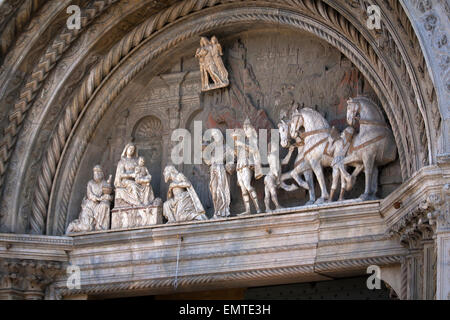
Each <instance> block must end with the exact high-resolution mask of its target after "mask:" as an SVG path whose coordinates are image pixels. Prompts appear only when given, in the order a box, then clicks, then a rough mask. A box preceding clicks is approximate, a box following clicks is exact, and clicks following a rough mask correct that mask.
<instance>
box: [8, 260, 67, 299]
mask: <svg viewBox="0 0 450 320" xmlns="http://www.w3.org/2000/svg"><path fill="white" fill-rule="evenodd" d="M63 270H64V268H63V263H61V262H58V261H45V260H24V259H8V258H0V299H25V300H40V299H43V298H44V294H45V290H46V288H47V286H48V285H49V284H51V283H52V282H53V281H54V280H55V279H56V277H57V276H59V275H60V274H62V272H63Z"/></svg>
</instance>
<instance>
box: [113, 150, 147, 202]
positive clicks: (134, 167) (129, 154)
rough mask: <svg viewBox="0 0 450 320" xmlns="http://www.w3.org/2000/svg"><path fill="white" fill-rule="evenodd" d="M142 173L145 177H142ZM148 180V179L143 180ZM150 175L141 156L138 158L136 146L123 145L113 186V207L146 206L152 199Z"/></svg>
mask: <svg viewBox="0 0 450 320" xmlns="http://www.w3.org/2000/svg"><path fill="white" fill-rule="evenodd" d="M142 173H144V175H146V177H142ZM145 180H148V181H145ZM150 180H151V177H149V175H148V171H147V169H146V168H145V167H144V161H143V158H141V160H139V158H138V155H137V150H136V146H135V145H134V144H132V143H129V144H127V145H126V146H125V148H124V150H123V152H122V155H121V159H120V161H119V163H118V164H117V170H116V178H115V180H114V187H115V188H116V195H115V203H114V206H115V207H130V206H147V205H149V204H150V203H151V202H152V201H153V200H154V196H153V190H152V186H151V185H150Z"/></svg>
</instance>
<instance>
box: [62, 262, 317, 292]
mask: <svg viewBox="0 0 450 320" xmlns="http://www.w3.org/2000/svg"><path fill="white" fill-rule="evenodd" d="M305 274H313V266H312V265H309V266H294V267H282V268H272V269H259V270H250V271H238V272H230V273H225V274H212V275H192V276H180V277H178V280H177V283H178V287H192V286H200V285H208V284H213V283H221V282H231V281H233V282H236V281H249V280H264V279H283V278H291V277H298V276H301V275H305ZM174 282H175V278H174V277H169V278H162V279H151V280H131V281H130V280H126V281H124V282H118V283H108V284H100V285H95V284H94V285H83V284H82V285H81V289H75V290H70V289H68V288H67V287H66V288H56V290H55V291H56V292H57V294H59V295H60V296H68V295H76V294H99V293H108V292H120V291H125V290H143V289H164V288H171V287H173V286H174Z"/></svg>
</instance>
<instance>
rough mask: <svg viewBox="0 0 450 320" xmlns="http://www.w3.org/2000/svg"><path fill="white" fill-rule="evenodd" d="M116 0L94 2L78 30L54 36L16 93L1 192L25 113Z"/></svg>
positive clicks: (2, 152) (3, 152) (3, 149)
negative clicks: (86, 30)
mask: <svg viewBox="0 0 450 320" xmlns="http://www.w3.org/2000/svg"><path fill="white" fill-rule="evenodd" d="M116 1H117V0H97V1H93V2H92V3H90V5H89V6H88V8H87V9H85V10H83V11H82V16H81V28H80V29H79V30H78V29H73V30H69V29H67V27H64V29H63V31H62V32H61V33H60V34H58V35H57V37H56V38H55V39H54V40H53V41H52V44H51V45H50V46H49V47H47V49H46V52H45V54H44V55H43V56H42V57H41V58H40V60H39V62H38V63H37V65H36V66H35V68H34V69H33V71H32V72H31V75H30V76H29V78H28V79H27V81H26V84H25V85H24V86H23V88H22V90H21V91H20V93H19V101H18V102H16V103H15V105H14V108H13V110H12V112H11V113H10V114H9V117H8V119H9V124H8V126H7V127H6V128H5V129H4V132H3V138H2V140H1V141H0V188H1V187H2V185H3V180H4V174H5V172H6V167H7V165H8V161H9V158H10V156H11V152H12V148H13V147H14V145H15V143H16V140H17V134H18V132H19V131H20V128H21V125H22V122H23V120H24V119H25V117H26V114H27V111H28V110H29V109H30V107H31V105H32V103H33V100H34V97H35V96H36V94H37V91H38V90H39V89H40V88H41V87H42V85H43V83H44V80H45V79H46V78H47V76H48V74H49V72H50V71H51V70H52V69H53V67H54V66H55V65H56V62H57V61H58V60H59V58H60V57H61V56H62V54H63V53H64V52H65V51H66V50H67V49H68V48H69V46H70V44H71V43H72V42H73V41H74V40H75V39H76V38H77V36H78V34H79V33H80V32H81V30H83V29H84V28H85V27H86V26H88V25H89V24H90V23H91V22H92V21H93V20H94V19H95V18H96V17H97V16H98V15H99V14H101V13H102V12H103V11H104V10H106V9H107V8H108V7H109V6H111V4H113V3H114V2H116Z"/></svg>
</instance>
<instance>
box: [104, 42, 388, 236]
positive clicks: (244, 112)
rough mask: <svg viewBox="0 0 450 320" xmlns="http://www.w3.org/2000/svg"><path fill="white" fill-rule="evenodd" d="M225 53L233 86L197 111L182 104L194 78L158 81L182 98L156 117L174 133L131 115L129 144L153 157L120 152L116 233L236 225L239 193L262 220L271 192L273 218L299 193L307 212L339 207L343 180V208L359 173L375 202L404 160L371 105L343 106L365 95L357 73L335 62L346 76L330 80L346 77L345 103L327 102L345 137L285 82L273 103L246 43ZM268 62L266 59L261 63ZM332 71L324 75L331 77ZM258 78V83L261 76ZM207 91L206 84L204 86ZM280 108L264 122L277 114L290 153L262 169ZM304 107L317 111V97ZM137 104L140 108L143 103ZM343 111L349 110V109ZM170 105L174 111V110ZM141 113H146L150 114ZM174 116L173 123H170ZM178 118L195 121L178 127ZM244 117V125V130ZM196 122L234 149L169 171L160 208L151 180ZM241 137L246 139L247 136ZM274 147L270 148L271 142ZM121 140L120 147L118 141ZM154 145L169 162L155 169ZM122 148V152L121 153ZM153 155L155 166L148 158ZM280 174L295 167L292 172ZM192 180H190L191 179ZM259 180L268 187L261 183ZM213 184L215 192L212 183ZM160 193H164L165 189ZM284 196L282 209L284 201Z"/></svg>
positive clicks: (178, 75)
mask: <svg viewBox="0 0 450 320" xmlns="http://www.w3.org/2000/svg"><path fill="white" fill-rule="evenodd" d="M202 43H203V45H214V44H216V43H215V40H214V41H213V40H212V41H211V42H210V43H209V44H207V43H206V42H205V41H202ZM205 50H206V49H205ZM220 50H222V49H220ZM227 50H228V51H227V55H226V56H227V65H228V64H229V67H230V79H231V82H230V83H229V85H228V86H227V88H224V89H223V90H219V91H213V92H206V93H205V92H203V93H200V97H199V98H198V99H197V98H196V99H194V100H192V99H191V100H192V102H195V103H193V104H192V105H191V104H184V102H183V101H185V99H184V94H185V91H184V90H185V87H184V84H183V83H184V79H186V77H187V76H188V75H189V74H191V73H192V71H181V72H180V70H179V69H177V70H176V72H175V73H168V74H163V75H160V77H159V79H160V82H161V83H162V82H164V81H165V82H167V81H169V80H170V79H172V80H173V79H176V80H177V81H176V84H177V85H176V90H175V91H176V92H177V93H176V96H177V99H176V100H175V99H174V100H173V101H172V100H171V101H170V102H169V101H166V104H167V105H164V106H161V107H160V108H159V109H161V111H162V112H163V113H164V112H165V113H167V114H169V117H168V118H167V119H164V120H165V121H169V124H170V125H169V127H170V130H169V131H168V132H165V133H161V131H162V128H163V126H162V122H161V121H160V120H159V119H157V118H156V117H154V116H149V113H146V116H145V117H142V113H139V112H135V113H136V114H133V116H132V118H133V120H132V121H131V123H135V125H134V126H131V127H134V129H133V130H131V132H130V134H131V139H132V141H136V143H138V142H137V141H139V146H140V148H141V146H144V147H145V146H146V147H148V148H147V149H148V150H151V151H149V152H148V153H146V154H145V157H139V154H138V152H137V147H136V144H135V143H129V144H127V145H126V146H125V148H124V149H123V151H122V156H121V159H120V160H119V162H118V164H117V170H116V175H115V180H114V187H115V200H114V208H113V209H112V211H111V212H112V226H111V227H112V228H130V227H139V226H145V225H151V224H159V223H163V217H164V218H165V220H167V222H168V223H174V222H185V221H195V220H206V219H208V217H207V215H206V212H205V211H206V210H205V208H206V209H208V213H209V209H210V208H211V209H213V218H219V217H229V216H231V215H232V210H231V205H232V204H233V203H235V204H236V201H233V190H237V188H236V187H235V186H236V185H237V186H238V188H239V189H240V193H241V195H242V198H243V204H244V211H243V212H242V213H241V214H250V213H251V202H253V205H254V207H255V211H256V213H260V212H261V208H260V206H259V200H258V195H262V190H264V204H265V209H266V211H267V212H269V211H271V210H272V209H271V202H273V204H274V206H275V209H276V210H279V209H282V208H283V207H282V204H283V202H284V199H286V197H285V195H286V193H284V191H287V192H292V191H295V190H297V189H299V187H300V188H303V189H305V190H308V192H309V201H308V202H306V204H307V205H309V204H312V203H314V202H316V204H320V203H323V202H325V201H326V200H328V201H333V200H334V199H333V197H334V195H335V193H336V192H338V188H339V187H338V183H339V180H340V188H339V189H340V190H339V191H340V193H339V201H341V200H343V199H344V193H345V192H346V191H351V190H352V189H353V187H354V186H355V180H356V177H357V176H358V174H359V173H360V172H361V171H362V170H365V172H366V176H367V173H368V177H366V188H365V191H364V193H363V195H362V196H361V198H360V199H361V200H368V199H373V198H374V197H375V193H376V191H377V186H376V185H377V182H378V166H380V165H384V164H386V163H389V162H390V161H393V160H395V158H396V151H397V150H396V147H395V143H394V141H393V137H392V132H391V131H390V129H389V128H388V127H387V124H386V122H385V120H384V116H383V114H382V113H381V112H380V111H379V110H378V106H377V105H376V104H375V102H374V101H371V99H370V98H368V97H363V96H358V97H357V98H354V99H350V100H348V101H347V100H342V97H347V98H348V96H353V95H355V94H356V92H365V91H364V89H361V88H360V86H362V87H363V86H364V85H363V81H361V76H360V75H359V74H358V73H357V72H354V70H353V69H354V68H352V66H351V63H349V62H347V61H343V62H342V61H341V60H342V58H341V60H337V61H340V63H342V64H343V65H344V67H343V69H339V70H340V72H341V73H340V76H338V77H334V78H333V79H334V80H337V81H339V78H340V77H343V78H342V79H341V80H340V81H341V83H340V84H339V86H338V88H340V89H341V91H342V92H340V93H339V94H338V98H339V99H337V100H336V99H334V100H336V101H334V100H332V99H329V101H332V103H333V105H334V106H336V105H338V106H337V108H338V110H336V109H335V108H329V109H330V110H332V111H333V112H334V113H335V114H334V115H333V116H334V118H333V117H331V120H334V119H336V114H338V113H339V112H340V113H342V114H344V115H345V117H343V118H342V119H339V121H341V122H342V123H341V122H336V121H335V122H334V123H333V122H332V124H336V125H337V126H338V127H339V128H341V129H344V130H342V132H341V133H340V132H339V130H338V129H337V128H336V127H334V126H331V125H330V123H329V120H327V119H330V117H329V116H327V115H323V109H324V107H323V106H322V107H320V108H319V107H318V106H317V104H316V105H315V106H312V107H304V105H305V104H304V103H303V104H302V106H300V104H299V103H297V102H296V99H297V94H294V93H293V91H295V90H298V89H296V84H294V83H289V82H286V83H284V84H283V87H282V89H281V91H280V92H277V91H276V90H272V89H271V92H272V94H274V95H273V96H271V97H269V96H267V95H266V94H265V89H266V88H263V87H262V85H260V82H259V81H258V80H259V78H257V75H258V72H262V71H264V72H267V70H257V71H254V70H253V68H252V64H251V63H250V61H247V48H246V46H245V45H244V44H243V43H242V42H241V40H238V41H236V42H235V45H234V46H231V47H230V49H227ZM291 51H292V50H291V49H289V48H288V50H287V51H286V52H284V51H280V52H277V54H280V55H284V54H287V55H288V57H290V56H291V55H292V54H293V52H291ZM269 53H270V52H269ZM311 56H312V54H311ZM262 57H265V56H264V55H262ZM323 58H324V59H325V60H326V59H329V56H328V55H325V56H324V57H323ZM211 59H212V58H211ZM333 59H339V57H333ZM192 61H193V62H195V59H194V58H192ZM189 63H191V62H189ZM222 65H223V63H222ZM201 68H203V67H201ZM205 68H206V67H205ZM216 68H217V66H216ZM339 68H340V67H339ZM217 70H218V69H217ZM326 71H327V68H325V72H326ZM202 72H208V71H207V70H206V71H205V70H203V69H201V70H200V73H197V74H196V75H194V74H193V75H192V76H189V79H191V80H196V81H197V83H199V82H202V81H203V80H204V79H202V78H201V75H202ZM259 75H261V74H260V73H259ZM297 76H298V74H297ZM227 77H228V72H227ZM199 78H200V79H199ZM161 79H162V80H161ZM257 79H258V80H257ZM163 80H164V81H163ZM172 80H171V81H172ZM191 80H190V81H191ZM191 82H192V81H191ZM265 82H267V81H265ZM203 84H204V83H203V82H202V86H203ZM188 86H192V84H190V83H188ZM160 87H161V88H162V89H161V90H163V89H164V88H165V87H164V85H160V86H156V87H154V88H153V89H152V90H153V91H152V92H156V91H157V90H158V88H160ZM354 87H355V88H356V89H355V88H354ZM196 88H197V93H199V92H198V91H200V88H199V87H198V86H197V87H196ZM310 89H311V90H312V88H310V87H307V88H306V89H305V88H302V90H303V91H302V92H301V93H300V96H302V95H303V94H304V93H305V92H304V90H310ZM354 89H355V90H356V91H355V90H354ZM247 90H248V91H247ZM369 93H371V91H369ZM186 94H187V95H188V96H189V97H190V95H192V92H191V91H188V92H187V93H186ZM273 98H274V99H275V101H274V102H275V109H276V110H272V109H269V110H268V111H267V112H269V114H270V115H271V116H272V117H273V114H274V113H275V116H278V117H280V118H281V120H280V123H279V124H278V133H279V135H280V138H281V146H282V147H283V148H287V149H288V153H287V155H285V156H284V158H283V159H282V160H281V159H280V157H279V155H278V153H275V152H272V153H269V155H268V159H265V160H268V161H267V162H264V163H262V159H261V155H262V153H261V154H260V150H259V147H258V142H259V141H258V140H259V139H258V138H260V137H258V134H257V129H261V128H263V129H270V128H272V127H273V125H272V123H271V119H270V118H269V116H268V115H267V113H266V110H265V109H264V108H262V106H264V105H265V104H266V103H268V101H272V100H273ZM306 99H307V100H308V99H309V100H310V101H311V102H312V101H314V100H313V99H312V96H311V95H310V96H307V97H306ZM319 99H320V97H319ZM149 100H151V102H150V101H149V102H147V103H146V106H147V105H149V104H152V103H153V102H154V101H153V99H150V98H149ZM163 100H164V99H163ZM191 100H189V101H191ZM139 101H141V104H142V101H143V100H142V99H141V100H139ZM327 101H328V100H327ZM346 101H347V104H348V105H347V106H345V102H346ZM316 102H317V101H316ZM171 104H175V105H174V107H173V108H172V107H171ZM139 106H141V107H143V106H144V105H143V104H142V105H139ZM355 106H356V107H355ZM159 109H158V110H159ZM321 109H322V110H321ZM203 111H204V112H203ZM133 112H134V111H133ZM140 112H144V111H140ZM171 113H173V114H176V116H170V114H171ZM157 114H159V113H157ZM181 114H183V117H188V118H189V119H188V120H183V121H181V116H180V115H181ZM197 115H199V116H197ZM244 117H245V118H246V120H245V121H244V122H243V123H242V122H241V121H242V118H244ZM194 119H198V120H201V121H202V122H203V123H206V127H207V128H209V129H211V128H218V129H220V130H222V131H224V129H233V134H232V135H231V136H232V138H233V139H234V149H231V148H228V147H227V146H225V147H223V155H222V156H220V157H219V158H215V157H212V158H209V159H208V158H205V157H204V158H203V160H204V164H194V165H190V164H187V165H183V166H180V167H179V168H178V169H176V168H175V167H174V166H172V165H167V166H166V167H165V169H164V171H163V173H162V174H163V178H164V181H165V182H166V183H168V184H169V185H168V191H167V201H165V202H164V204H163V203H162V201H161V200H160V199H155V196H154V193H153V190H152V180H154V175H153V173H154V172H158V175H159V174H160V173H161V171H162V170H161V167H163V166H165V165H166V164H170V163H171V161H170V159H168V157H170V151H171V148H170V146H169V145H171V142H170V141H169V140H167V139H170V132H171V131H172V130H175V129H178V128H183V127H187V128H190V129H193V127H192V126H191V124H192V122H193V120H194ZM172 120H173V121H172ZM175 120H176V121H175ZM344 125H347V127H344ZM241 127H242V129H240V128H241ZM217 132H219V131H217ZM161 134H163V135H164V136H161ZM156 137H157V141H156V140H155V139H156ZM161 138H162V139H161ZM268 138H270V134H269V137H268ZM125 139H127V138H125ZM128 139H129V138H128ZM164 139H165V140H164ZM213 139H214V140H216V139H218V137H217V136H216V137H215V136H214V134H213ZM123 140H124V139H123V137H122V140H121V141H123ZM154 140H155V141H156V142H155V141H154ZM172 142H173V141H172ZM154 144H155V147H157V148H158V146H159V145H161V144H162V145H161V150H160V152H159V153H155V157H156V155H157V154H159V155H162V154H164V158H161V159H160V158H159V156H157V158H158V159H159V160H155V161H153V145H154ZM168 146H169V147H168ZM116 148H118V147H117V143H116ZM277 148H278V146H277ZM140 150H141V149H140ZM141 151H142V150H141ZM295 151H297V156H296V159H295V162H294V163H292V162H290V159H291V157H292V155H293V154H294V152H295ZM150 153H151V155H152V157H150V156H149V154H150ZM230 154H231V155H232V156H233V157H234V158H235V159H236V164H234V163H233V164H231V163H226V161H225V158H226V155H230ZM150 158H152V159H150ZM149 159H150V161H149V166H150V167H149V168H147V167H146V163H145V160H149ZM155 159H156V158H155ZM265 160H264V161H265ZM267 164H268V170H267V173H266V174H265V177H264V174H263V166H266V167H267ZM234 166H236V171H234ZM282 166H289V168H285V167H282ZM323 167H330V168H332V175H331V176H332V179H331V180H332V181H331V194H329V193H328V191H329V190H328V189H327V179H326V177H325V173H324V171H323ZM348 167H355V169H354V170H353V171H350V173H349V172H348V171H347V170H348ZM207 168H209V174H208V173H207V171H206V169H207ZM191 169H192V170H191ZM178 170H179V171H178ZM191 171H192V175H189V172H191ZM182 172H183V173H182ZM186 172H187V174H186ZM150 173H152V174H150ZM234 173H236V176H235V175H234ZM313 173H314V174H315V175H316V178H317V180H318V182H319V186H320V192H321V195H320V197H319V199H316V195H315V193H316V190H315V186H314V180H313ZM185 174H186V175H188V177H186V175H185ZM301 175H303V176H304V180H303V179H302V178H300V176H301ZM261 177H264V179H261V181H257V180H259V179H260V178H261ZM208 178H209V184H208V183H207V181H208ZM235 178H236V182H237V183H230V181H231V180H233V182H234V179H235ZM290 179H293V180H294V181H295V182H296V184H297V185H295V184H288V181H287V180H290ZM261 182H263V183H261ZM163 188H164V186H163ZM164 191H165V190H164ZM158 192H161V190H160V189H159V188H158ZM280 195H281V198H280V199H281V201H279V199H278V197H279V196H280ZM301 197H303V195H302V196H301ZM291 198H292V197H291ZM207 202H211V203H207ZM289 205H292V204H289ZM239 210H241V209H239ZM236 212H238V211H236Z"/></svg>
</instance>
